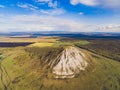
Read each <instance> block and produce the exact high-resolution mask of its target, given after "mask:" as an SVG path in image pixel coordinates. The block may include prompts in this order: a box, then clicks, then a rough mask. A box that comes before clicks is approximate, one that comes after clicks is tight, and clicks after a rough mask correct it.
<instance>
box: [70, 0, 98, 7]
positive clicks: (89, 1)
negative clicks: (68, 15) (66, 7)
mask: <svg viewBox="0 0 120 90" xmlns="http://www.w3.org/2000/svg"><path fill="white" fill-rule="evenodd" d="M70 2H71V4H72V5H77V4H79V3H81V4H84V5H89V6H95V5H97V4H98V2H97V0H70Z"/></svg>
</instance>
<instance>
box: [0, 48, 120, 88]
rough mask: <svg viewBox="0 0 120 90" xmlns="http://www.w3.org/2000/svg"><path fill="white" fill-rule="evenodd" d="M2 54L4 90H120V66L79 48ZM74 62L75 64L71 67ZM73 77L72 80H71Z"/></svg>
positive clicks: (13, 50)
mask: <svg viewBox="0 0 120 90" xmlns="http://www.w3.org/2000/svg"><path fill="white" fill-rule="evenodd" d="M0 51H1V53H2V55H3V59H2V62H1V65H0V66H1V69H0V73H1V75H0V77H1V79H0V80H1V81H2V82H0V90H119V89H120V77H119V76H120V63H119V62H117V61H114V60H111V59H108V58H105V57H103V56H100V55H97V54H94V53H91V52H88V51H86V50H83V49H81V48H78V47H73V46H72V47H71V46H70V47H69V46H67V47H66V46H65V47H63V46H59V47H52V46H51V47H43V48H40V47H17V48H2V49H0ZM66 51H68V52H66ZM81 52H82V53H83V54H85V57H86V59H84V55H82V53H81ZM64 54H65V55H64ZM74 54H77V55H75V56H74ZM66 55H67V56H66ZM71 55H72V56H71ZM59 56H60V57H61V58H60V57H59ZM58 57H59V58H58ZM70 58H71V59H70ZM80 58H82V59H80ZM67 60H68V61H67ZM64 61H66V63H64ZM71 62H72V63H73V62H74V63H73V65H70V66H69V64H72V63H71ZM78 62H80V63H83V64H78ZM49 63H50V64H49ZM64 65H65V66H64ZM67 65H68V66H67ZM81 65H82V66H81ZM70 67H71V68H70ZM81 67H82V68H81ZM73 68H74V69H73ZM78 69H79V70H78ZM59 70H61V71H60V72H58V71H59ZM67 70H68V71H67ZM59 73H60V74H59ZM71 73H72V76H71V77H72V78H71V77H70V78H68V76H69V75H71ZM73 73H74V74H73ZM61 75H62V76H61ZM63 76H64V78H63ZM56 77H57V78H56ZM58 77H59V78H58ZM61 77H62V78H61Z"/></svg>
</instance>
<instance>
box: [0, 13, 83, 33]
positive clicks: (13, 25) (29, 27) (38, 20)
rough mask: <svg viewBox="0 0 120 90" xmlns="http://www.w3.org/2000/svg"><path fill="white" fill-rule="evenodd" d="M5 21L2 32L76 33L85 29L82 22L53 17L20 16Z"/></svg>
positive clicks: (0, 23) (1, 23) (2, 24)
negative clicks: (60, 31) (62, 31)
mask: <svg viewBox="0 0 120 90" xmlns="http://www.w3.org/2000/svg"><path fill="white" fill-rule="evenodd" d="M4 19H5V20H3V21H2V22H0V26H1V28H0V31H57V30H64V31H67V30H68V31H74V30H80V29H81V28H82V27H83V24H82V23H80V22H76V21H74V20H70V19H63V18H58V17H53V16H37V15H19V16H15V17H9V18H7V19H6V18H4ZM6 21H7V22H6Z"/></svg>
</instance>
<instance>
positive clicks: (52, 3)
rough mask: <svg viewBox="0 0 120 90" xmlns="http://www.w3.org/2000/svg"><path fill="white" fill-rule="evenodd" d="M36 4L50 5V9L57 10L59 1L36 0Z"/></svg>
mask: <svg viewBox="0 0 120 90" xmlns="http://www.w3.org/2000/svg"><path fill="white" fill-rule="evenodd" d="M36 2H38V3H42V4H43V3H44V4H48V6H49V7H50V8H57V7H58V1H57V0H55V1H53V0H36Z"/></svg>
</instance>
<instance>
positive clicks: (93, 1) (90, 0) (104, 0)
mask: <svg viewBox="0 0 120 90" xmlns="http://www.w3.org/2000/svg"><path fill="white" fill-rule="evenodd" d="M70 2H71V4H72V5H77V4H84V5H88V6H97V5H100V6H103V7H109V8H116V7H120V0H70Z"/></svg>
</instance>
